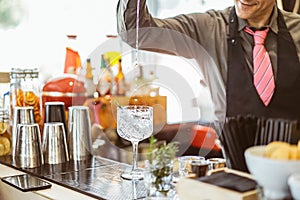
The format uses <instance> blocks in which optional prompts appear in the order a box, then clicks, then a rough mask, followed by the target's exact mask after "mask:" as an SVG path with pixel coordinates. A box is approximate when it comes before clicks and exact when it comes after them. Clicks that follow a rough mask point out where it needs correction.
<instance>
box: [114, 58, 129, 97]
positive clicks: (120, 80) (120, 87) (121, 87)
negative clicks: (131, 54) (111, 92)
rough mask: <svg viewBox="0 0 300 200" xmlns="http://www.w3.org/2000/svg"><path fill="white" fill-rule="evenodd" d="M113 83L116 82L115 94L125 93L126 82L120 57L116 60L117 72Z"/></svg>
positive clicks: (121, 94)
mask: <svg viewBox="0 0 300 200" xmlns="http://www.w3.org/2000/svg"><path fill="white" fill-rule="evenodd" d="M115 83H116V88H117V89H116V90H117V91H116V94H117V95H119V96H123V95H125V92H126V83H125V76H124V73H123V70H122V59H119V62H118V73H117V75H116V76H115Z"/></svg>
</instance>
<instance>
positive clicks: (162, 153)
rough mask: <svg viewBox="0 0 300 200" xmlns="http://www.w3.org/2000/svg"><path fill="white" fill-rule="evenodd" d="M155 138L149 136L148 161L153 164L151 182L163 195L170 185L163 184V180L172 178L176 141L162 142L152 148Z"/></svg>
mask: <svg viewBox="0 0 300 200" xmlns="http://www.w3.org/2000/svg"><path fill="white" fill-rule="evenodd" d="M155 142H156V139H155V138H154V137H152V136H151V137H150V147H149V151H150V153H149V158H148V159H149V162H150V164H152V165H153V167H152V169H151V173H152V174H153V175H154V176H155V179H154V180H153V182H152V184H154V185H155V188H156V189H157V190H158V191H159V192H161V193H162V194H163V195H164V196H167V193H168V192H169V190H170V189H171V188H170V186H169V187H166V186H165V184H164V183H165V181H169V182H170V181H171V180H172V176H171V175H172V173H173V164H172V162H173V160H174V159H175V158H176V153H177V152H178V142H170V143H168V144H167V143H163V144H162V145H160V146H159V147H156V148H154V145H155Z"/></svg>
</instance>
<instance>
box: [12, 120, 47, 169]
mask: <svg viewBox="0 0 300 200" xmlns="http://www.w3.org/2000/svg"><path fill="white" fill-rule="evenodd" d="M16 136H17V137H16V138H17V140H16V146H15V149H14V155H15V156H14V165H15V166H16V167H21V168H34V167H39V166H41V165H42V164H43V163H44V162H43V154H42V149H41V135H40V128H39V125H38V124H36V123H35V124H18V125H17V135H16Z"/></svg>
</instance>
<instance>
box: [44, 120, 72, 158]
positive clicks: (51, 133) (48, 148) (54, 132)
mask: <svg viewBox="0 0 300 200" xmlns="http://www.w3.org/2000/svg"><path fill="white" fill-rule="evenodd" d="M42 151H43V156H44V161H45V163H48V164H59V163H64V162H67V161H69V151H68V146H67V139H66V132H65V128H64V124H63V123H62V122H48V123H44V129H43V147H42Z"/></svg>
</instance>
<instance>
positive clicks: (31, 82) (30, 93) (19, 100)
mask: <svg viewBox="0 0 300 200" xmlns="http://www.w3.org/2000/svg"><path fill="white" fill-rule="evenodd" d="M40 102H41V90H40V81H39V71H38V69H37V68H33V69H20V68H12V69H11V72H10V107H11V108H10V119H11V121H12V119H13V112H14V110H13V109H14V107H16V106H18V107H24V106H32V107H33V109H34V118H35V122H36V123H38V124H39V125H42V118H41V116H42V115H41V114H42V107H41V103H40Z"/></svg>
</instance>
